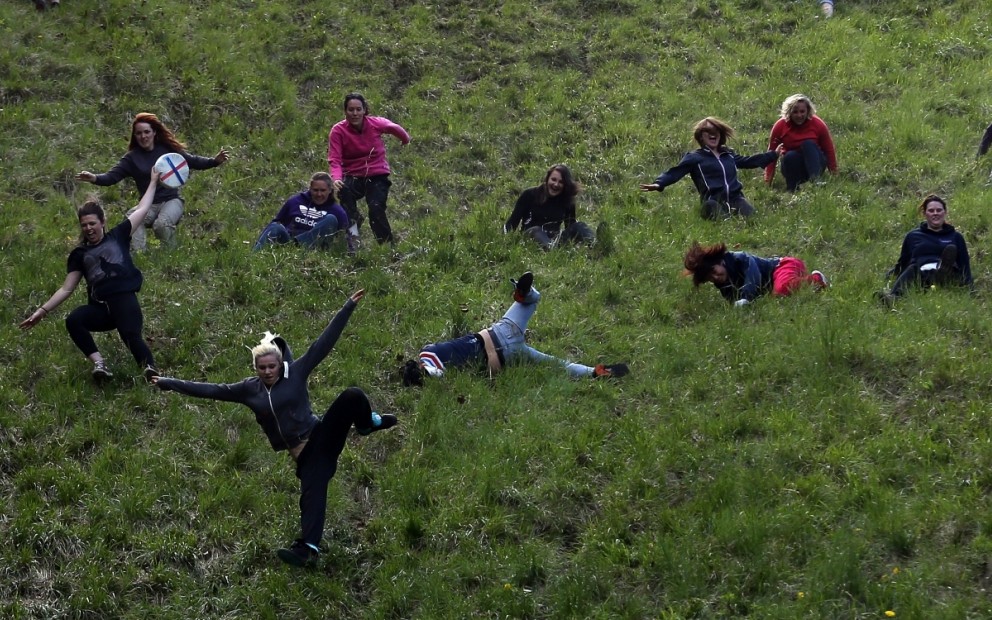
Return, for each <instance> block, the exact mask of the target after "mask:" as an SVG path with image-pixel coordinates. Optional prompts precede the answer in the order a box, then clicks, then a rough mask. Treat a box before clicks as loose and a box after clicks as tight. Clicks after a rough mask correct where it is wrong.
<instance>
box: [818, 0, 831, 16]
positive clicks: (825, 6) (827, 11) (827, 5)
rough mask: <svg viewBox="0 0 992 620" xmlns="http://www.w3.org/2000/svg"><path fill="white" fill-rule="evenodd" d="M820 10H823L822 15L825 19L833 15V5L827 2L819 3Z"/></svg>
mask: <svg viewBox="0 0 992 620" xmlns="http://www.w3.org/2000/svg"><path fill="white" fill-rule="evenodd" d="M820 10H821V11H823V16H824V17H826V18H827V19H829V18H831V17H833V16H834V5H832V4H830V3H829V2H824V3H823V4H821V5H820Z"/></svg>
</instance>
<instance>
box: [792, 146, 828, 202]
mask: <svg viewBox="0 0 992 620" xmlns="http://www.w3.org/2000/svg"><path fill="white" fill-rule="evenodd" d="M826 166H827V156H826V155H824V154H823V151H821V150H820V147H818V146H817V145H816V142H813V141H812V140H803V142H802V144H800V145H799V148H798V149H796V150H794V151H789V152H787V153H786V154H785V155H783V156H782V176H784V177H785V187H786V189H788V190H789V191H790V192H794V191H796V190H797V189H799V185H800V184H802V183H805V182H806V181H813V180H815V179H817V178H819V176H820V175H821V174H823V169H824V168H826Z"/></svg>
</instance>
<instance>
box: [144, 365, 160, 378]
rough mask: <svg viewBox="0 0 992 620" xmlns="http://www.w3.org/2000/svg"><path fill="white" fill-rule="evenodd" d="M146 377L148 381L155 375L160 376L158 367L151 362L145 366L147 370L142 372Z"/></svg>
mask: <svg viewBox="0 0 992 620" xmlns="http://www.w3.org/2000/svg"><path fill="white" fill-rule="evenodd" d="M141 374H142V375H143V376H144V377H145V381H147V382H148V383H151V382H152V378H153V377H158V376H159V374H158V368H155V367H154V366H152V365H151V364H148V365H147V366H145V370H144V371H143V372H142V373H141Z"/></svg>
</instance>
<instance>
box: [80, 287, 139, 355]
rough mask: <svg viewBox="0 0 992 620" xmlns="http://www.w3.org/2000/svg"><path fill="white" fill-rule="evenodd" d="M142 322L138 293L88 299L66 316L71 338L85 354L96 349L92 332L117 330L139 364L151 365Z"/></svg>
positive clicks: (89, 353) (90, 353) (92, 352)
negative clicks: (101, 300)
mask: <svg viewBox="0 0 992 620" xmlns="http://www.w3.org/2000/svg"><path fill="white" fill-rule="evenodd" d="M144 322H145V319H144V317H143V316H142V314H141V306H140V305H139V304H138V296H137V295H136V294H135V293H119V294H117V295H113V296H111V297H110V298H109V299H108V300H107V301H106V302H105V303H98V302H94V301H92V300H91V301H90V303H88V304H86V305H85V306H79V307H78V308H76V309H75V310H73V311H72V312H70V313H69V316H67V317H66V318H65V328H66V329H67V330H68V331H69V337H70V338H72V341H73V342H74V343H76V346H77V347H79V350H80V351H82V352H83V355H85V356H87V357H89V356H90V355H92V354H94V353H96V352H97V351H99V349H97V346H96V342H94V341H93V334H92V332H109V331H110V330H112V329H116V330H117V333H118V334H120V336H121V340H123V341H124V344H125V345H127V348H128V350H129V351H131V355H133V356H134V361H136V362H138V365H139V366H142V367H144V366H154V365H155V359H154V358H153V357H152V352H151V350H150V349H149V348H148V345H147V344H146V343H145V340H144V338H142V337H141V329H142V327H143V326H144Z"/></svg>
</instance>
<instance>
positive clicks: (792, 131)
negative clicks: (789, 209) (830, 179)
mask: <svg viewBox="0 0 992 620" xmlns="http://www.w3.org/2000/svg"><path fill="white" fill-rule="evenodd" d="M780 144H782V145H784V146H785V154H784V155H783V156H782V176H784V177H785V187H786V188H787V189H788V190H789V191H790V192H794V191H796V190H797V189H799V186H800V185H801V184H802V183H805V182H806V181H813V180H815V179H817V178H818V177H819V176H820V175H821V174H823V170H824V168H826V169H828V170H830V172H837V156H836V154H835V153H834V142H833V139H832V138H831V137H830V130H829V129H828V128H827V124H826V123H824V122H823V121H822V120H821V119H820V117H819V116H817V115H816V108H815V107H813V102H812V101H810V100H809V97H807V96H806V95H802V94H796V95H792V96H790V97H787V98H786V100H785V101H783V102H782V117H781V118H780V119H778V120H777V121H775V124H774V125H773V126H772V135H771V137H770V138H769V139H768V148H769V150H771V149H776V148H778V145H780ZM773 178H775V162H772V163H770V164H768V166H767V167H766V168H765V182H766V183H769V184H770V183H771V182H772V179H773Z"/></svg>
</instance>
